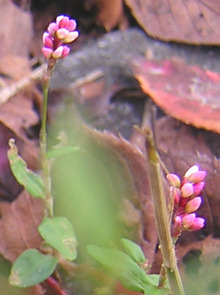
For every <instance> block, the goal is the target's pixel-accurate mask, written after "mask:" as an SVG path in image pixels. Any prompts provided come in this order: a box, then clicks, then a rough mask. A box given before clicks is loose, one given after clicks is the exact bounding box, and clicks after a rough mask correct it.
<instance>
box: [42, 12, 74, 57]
mask: <svg viewBox="0 0 220 295" xmlns="http://www.w3.org/2000/svg"><path fill="white" fill-rule="evenodd" d="M78 35H79V32H78V31H76V21H75V20H73V19H69V17H68V16H64V15H60V16H58V17H57V18H56V22H52V23H50V24H49V26H48V28H47V32H45V33H44V34H43V44H44V46H43V48H42V52H43V54H44V56H45V58H46V59H55V60H56V59H58V58H64V57H66V56H67V55H68V54H69V52H70V49H69V47H68V46H66V45H64V44H67V43H71V42H73V41H74V40H75V39H76V38H77V37H78Z"/></svg>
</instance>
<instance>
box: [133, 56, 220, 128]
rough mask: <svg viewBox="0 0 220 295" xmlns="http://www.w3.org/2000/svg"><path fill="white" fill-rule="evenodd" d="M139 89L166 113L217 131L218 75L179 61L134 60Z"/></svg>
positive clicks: (219, 124) (219, 115)
mask: <svg viewBox="0 0 220 295" xmlns="http://www.w3.org/2000/svg"><path fill="white" fill-rule="evenodd" d="M134 67H135V74H136V77H137V79H138V80H139V82H140V85H141V87H142V89H143V91H144V92H145V93H147V94H149V95H150V96H151V98H152V99H153V100H154V102H155V103H156V104H157V105H158V106H159V107H160V108H161V109H162V110H163V111H164V112H165V113H167V114H169V115H170V116H172V117H174V118H176V119H178V120H181V121H183V122H184V123H186V124H192V125H193V126H195V127H197V128H205V129H207V130H211V131H214V132H218V133H220V100H219V97H220V76H219V75H218V74H216V73H212V72H209V71H202V70H201V69H200V68H198V67H195V66H189V65H187V64H184V63H183V62H180V61H176V60H175V61H172V60H170V61H147V60H139V61H135V66H134Z"/></svg>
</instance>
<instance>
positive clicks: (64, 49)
mask: <svg viewBox="0 0 220 295" xmlns="http://www.w3.org/2000/svg"><path fill="white" fill-rule="evenodd" d="M69 53H70V49H69V47H67V46H63V52H62V58H64V57H66V56H67V55H68V54H69Z"/></svg>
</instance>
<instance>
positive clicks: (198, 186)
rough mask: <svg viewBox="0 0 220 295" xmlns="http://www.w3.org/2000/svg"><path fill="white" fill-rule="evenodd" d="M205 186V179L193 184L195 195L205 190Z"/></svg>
mask: <svg viewBox="0 0 220 295" xmlns="http://www.w3.org/2000/svg"><path fill="white" fill-rule="evenodd" d="M204 186H205V182H204V181H202V182H198V183H195V184H194V185H193V188H194V195H195V196H198V195H199V194H200V193H201V191H202V190H203V188H204Z"/></svg>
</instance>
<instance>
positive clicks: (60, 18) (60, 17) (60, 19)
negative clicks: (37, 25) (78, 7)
mask: <svg viewBox="0 0 220 295" xmlns="http://www.w3.org/2000/svg"><path fill="white" fill-rule="evenodd" d="M65 18H67V21H68V19H69V18H68V17H67V16H64V15H62V14H61V15H58V16H57V18H56V24H57V25H58V26H59V28H61V27H60V22H61V21H62V19H65Z"/></svg>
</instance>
